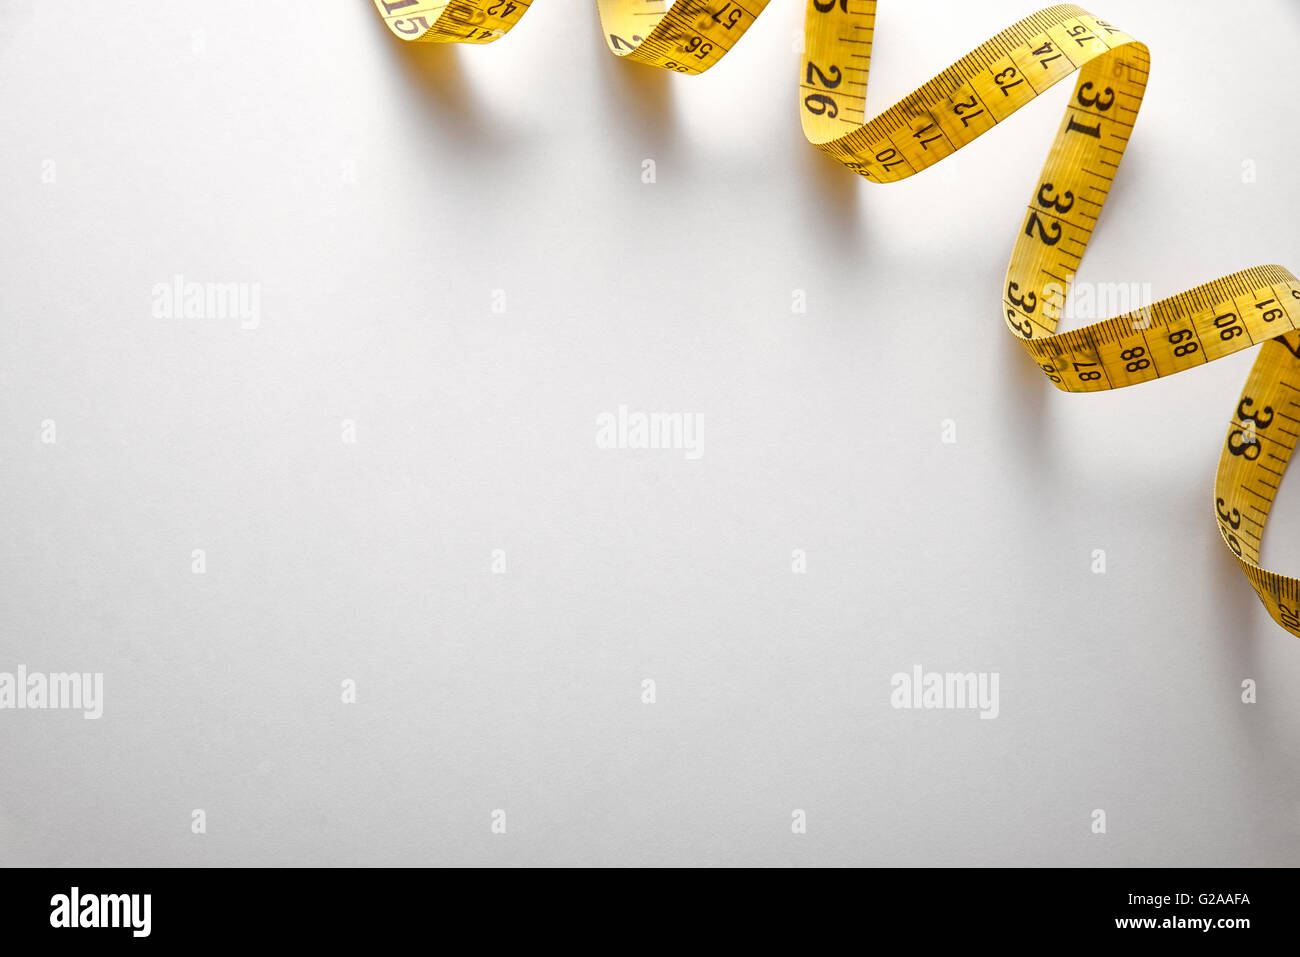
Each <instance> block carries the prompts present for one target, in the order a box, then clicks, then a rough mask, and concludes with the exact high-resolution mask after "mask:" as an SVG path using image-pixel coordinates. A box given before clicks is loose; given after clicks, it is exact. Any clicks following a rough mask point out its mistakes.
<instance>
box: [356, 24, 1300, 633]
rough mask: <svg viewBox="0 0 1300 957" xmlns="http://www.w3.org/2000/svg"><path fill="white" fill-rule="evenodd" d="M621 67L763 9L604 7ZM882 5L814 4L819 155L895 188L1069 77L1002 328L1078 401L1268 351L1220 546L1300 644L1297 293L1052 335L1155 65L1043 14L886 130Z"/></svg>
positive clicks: (1191, 294)
mask: <svg viewBox="0 0 1300 957" xmlns="http://www.w3.org/2000/svg"><path fill="white" fill-rule="evenodd" d="M596 2H597V6H598V8H599V10H600V19H601V24H602V29H603V31H604V33H605V38H606V42H607V43H608V45H609V49H610V51H611V52H612V53H614V54H615V55H616V56H620V57H623V58H624V59H628V60H636V61H638V62H640V63H645V64H648V65H650V66H656V67H660V68H662V69H665V70H672V71H674V72H677V73H702V72H704V71H705V70H707V69H708V68H709V67H711V66H712V65H713V64H715V63H717V62H718V61H719V60H721V59H722V58H723V57H724V56H725V55H726V54H727V51H728V50H730V49H731V48H732V47H733V46H734V45H735V44H736V42H737V41H738V40H739V39H740V38H741V37H742V36H743V35H744V33H745V31H746V30H748V29H749V27H750V26H751V25H752V24H753V22H754V20H755V18H756V17H757V16H758V15H759V14H760V13H762V12H763V9H764V8H765V7H766V6H767V0H743V2H737V0H678V2H677V3H674V4H672V6H671V7H670V8H667V9H665V7H666V4H665V3H664V2H663V0H596ZM375 6H376V8H377V9H378V10H379V13H380V14H381V15H382V16H383V18H384V22H385V23H387V24H388V27H389V29H391V30H392V31H393V33H395V34H396V35H397V36H399V37H402V38H403V39H406V40H413V41H426V42H435V43H490V42H492V41H493V40H495V39H497V38H498V37H501V36H503V35H504V34H505V33H507V32H508V31H509V30H510V29H511V28H512V27H513V26H514V25H515V24H516V23H518V22H519V19H520V18H521V17H522V16H523V15H524V13H525V12H526V11H527V10H528V7H529V4H528V3H525V2H523V0H375ZM875 20H876V2H875V0H808V7H807V13H806V15H805V20H804V56H803V62H802V64H801V66H800V71H799V104H800V110H801V113H802V117H803V130H804V134H805V135H806V136H807V138H808V140H809V142H811V143H812V144H813V145H814V146H816V147H817V148H818V149H820V150H823V151H824V152H826V153H828V154H829V155H830V156H833V157H834V158H835V159H837V160H839V161H840V162H841V163H843V164H844V165H845V166H846V167H848V168H849V169H850V170H852V171H853V172H855V173H857V174H858V175H859V176H861V177H863V178H864V179H869V180H871V181H872V182H875V183H890V182H894V181H895V180H900V179H904V178H906V177H908V176H911V175H912V174H914V173H918V172H920V171H921V170H923V169H925V168H927V167H929V166H933V165H934V164H935V163H937V162H939V161H940V160H942V159H943V158H944V157H946V156H949V155H951V154H952V153H955V152H956V151H957V150H959V149H961V148H962V147H963V146H965V145H966V144H967V143H970V142H972V141H973V140H975V139H977V138H978V137H979V136H981V135H983V134H984V133H985V132H987V131H988V130H990V129H992V128H993V127H994V126H996V125H997V124H998V123H1000V122H1002V120H1004V119H1006V118H1007V117H1008V116H1010V115H1011V114H1012V113H1014V112H1015V111H1016V110H1018V109H1020V108H1021V107H1022V106H1024V105H1025V104H1027V103H1028V102H1029V101H1030V100H1033V99H1034V98H1035V97H1037V96H1038V95H1039V94H1040V93H1042V92H1043V91H1044V90H1046V89H1047V88H1048V87H1050V86H1053V85H1054V84H1055V83H1056V82H1057V81H1058V80H1062V79H1064V78H1065V77H1067V76H1070V75H1072V74H1077V77H1076V78H1075V81H1074V82H1075V85H1074V94H1073V95H1072V96H1071V97H1070V100H1069V105H1068V106H1067V107H1066V111H1065V116H1064V118H1063V119H1062V121H1061V126H1060V128H1059V129H1058V131H1057V134H1056V140H1055V142H1053V144H1052V147H1051V150H1050V151H1049V152H1048V155H1047V162H1046V163H1045V164H1044V166H1043V171H1042V173H1041V174H1040V175H1039V177H1038V181H1037V182H1036V183H1035V184H1034V186H1033V189H1032V190H1031V191H1030V196H1029V202H1028V203H1027V204H1026V207H1025V215H1024V219H1023V220H1022V224H1021V227H1020V230H1019V232H1018V233H1017V235H1016V240H1015V246H1014V248H1013V250H1012V253H1011V263H1010V266H1009V267H1008V268H1007V276H1006V283H1005V286H1004V291H1003V299H1002V304H1001V307H1000V309H1001V314H1002V316H1003V318H1004V320H1005V322H1006V324H1007V326H1008V327H1009V328H1010V330H1011V332H1012V333H1013V334H1014V335H1015V336H1017V337H1018V338H1019V339H1020V342H1021V344H1022V345H1023V346H1024V348H1025V351H1027V352H1028V353H1029V355H1030V356H1032V357H1033V360H1034V362H1035V363H1036V364H1037V365H1038V367H1039V368H1040V369H1042V371H1043V372H1044V373H1045V374H1046V375H1047V377H1048V379H1050V380H1051V381H1052V382H1053V383H1054V384H1055V385H1056V387H1057V388H1059V389H1062V390H1064V391H1066V392H1098V391H1101V390H1103V389H1118V388H1121V387H1123V386H1129V385H1135V384H1137V383H1139V382H1146V381H1148V380H1150V379H1158V378H1160V377H1162V376H1169V375H1173V374H1174V373H1176V372H1182V371H1184V370H1187V369H1191V368H1194V367H1196V366H1200V365H1204V364H1205V363H1207V362H1211V361H1213V360H1214V359H1218V358H1220V357H1222V356H1226V355H1230V354H1232V353H1234V352H1237V351H1239V350H1241V349H1245V348H1248V347H1250V346H1254V345H1256V344H1259V345H1260V350H1259V355H1258V358H1257V359H1256V360H1255V364H1254V366H1253V367H1252V368H1251V371H1250V375H1249V377H1248V378H1247V380H1246V387H1245V389H1244V390H1243V392H1242V394H1241V397H1240V399H1239V400H1238V401H1237V405H1236V407H1235V408H1234V409H1233V413H1232V417H1231V419H1230V422H1229V426H1228V434H1227V438H1226V439H1225V440H1224V446H1223V451H1222V453H1221V455H1220V458H1219V468H1218V473H1217V475H1216V476H1215V482H1214V517H1215V521H1216V522H1217V523H1218V525H1219V531H1220V533H1221V534H1222V536H1223V540H1224V542H1225V543H1226V544H1227V545H1228V547H1229V548H1230V549H1232V553H1233V554H1234V555H1235V556H1236V558H1237V562H1238V563H1239V564H1240V565H1241V569H1242V571H1243V572H1244V573H1245V575H1246V578H1247V579H1248V580H1249V581H1250V583H1251V585H1252V586H1253V587H1254V589H1255V591H1256V592H1257V593H1258V594H1259V597H1260V599H1261V600H1262V601H1263V603H1264V606H1265V607H1266V608H1267V609H1268V612H1269V614H1270V615H1272V616H1273V618H1274V620H1275V621H1277V622H1278V624H1280V625H1281V626H1282V627H1283V628H1285V629H1287V630H1288V631H1290V632H1291V633H1292V634H1295V635H1300V580H1297V579H1295V578H1289V577H1286V576H1283V575H1277V574H1274V573H1273V572H1269V571H1266V570H1264V569H1263V568H1261V567H1260V565H1259V550H1260V540H1261V536H1262V534H1263V531H1264V523H1265V521H1266V520H1267V518H1268V512H1269V508H1270V507H1271V505H1272V503H1273V500H1274V497H1275V496H1276V495H1277V490H1278V487H1279V485H1280V483H1281V479H1282V473H1283V471H1284V470H1285V468H1286V464H1287V461H1288V460H1289V459H1290V457H1291V454H1292V452H1293V451H1294V450H1295V447H1296V444H1297V442H1298V441H1300V332H1298V331H1297V330H1300V280H1297V279H1296V277H1295V276H1293V275H1292V274H1291V273H1290V272H1289V271H1288V270H1286V269H1284V268H1282V267H1281V266H1257V267H1255V268H1253V269H1246V270H1243V271H1241V272H1236V273H1233V274H1232V275H1229V276H1224V277H1223V278H1221V279H1216V280H1214V281H1213V282H1208V283H1206V284H1204V285H1202V286H1197V287H1196V288H1194V289H1190V290H1188V291H1187V292H1184V293H1182V294H1180V295H1177V296H1172V297H1170V298H1168V299H1162V300H1160V301H1159V302H1156V303H1154V304H1152V305H1150V306H1147V307H1145V308H1143V309H1139V310H1137V311H1135V312H1131V313H1127V314H1125V315H1121V316H1115V317H1114V318H1111V319H1107V320H1105V321H1103V322H1098V323H1094V324H1092V325H1089V326H1086V327H1084V328H1082V329H1077V330H1074V331H1071V332H1064V333H1059V334H1058V333H1057V331H1056V329H1057V322H1058V319H1059V318H1060V317H1061V315H1062V313H1063V312H1064V306H1065V301H1066V297H1067V295H1068V293H1069V289H1070V284H1071V282H1072V280H1073V277H1074V274H1075V272H1076V270H1077V269H1078V266H1079V262H1080V260H1081V259H1082V258H1083V253H1084V250H1085V249H1086V248H1087V245H1088V240H1089V238H1090V237H1091V236H1092V230H1093V226H1094V225H1095V224H1096V222H1097V217H1098V216H1099V215H1100V213H1101V208H1102V204H1103V203H1105V201H1106V196H1107V194H1108V192H1109V191H1110V186H1111V183H1112V182H1113V181H1114V178H1115V173H1116V171H1117V170H1118V168H1119V163H1120V159H1121V157H1123V155H1124V149H1125V147H1126V146H1127V145H1128V139H1129V135H1130V133H1132V131H1133V124H1134V122H1135V121H1136V119H1137V114H1138V109H1139V107H1140V106H1141V104H1142V95H1143V92H1144V91H1145V89H1146V83H1147V74H1148V70H1149V67H1150V57H1149V55H1148V52H1147V48H1146V47H1145V46H1144V45H1143V44H1142V43H1140V42H1138V41H1137V40H1135V39H1133V38H1132V37H1130V36H1129V35H1128V34H1126V33H1124V32H1123V31H1122V30H1120V29H1119V28H1118V27H1115V26H1113V25H1111V24H1110V23H1107V22H1106V21H1105V20H1100V19H1098V18H1097V17H1095V16H1093V15H1092V14H1090V13H1088V12H1087V11H1086V10H1083V9H1081V8H1080V7H1077V6H1074V5H1073V4H1061V5H1058V6H1054V7H1048V8H1047V9H1045V10H1040V11H1039V12H1038V13H1035V14H1033V15H1031V16H1028V17H1026V18H1025V19H1023V20H1021V21H1019V22H1018V23H1015V24H1012V25H1011V26H1010V27H1008V28H1007V29H1005V30H1003V31H1002V32H1001V33H999V34H998V35H997V36H995V37H993V38H992V39H991V40H989V41H988V42H986V43H984V44H982V45H981V46H979V47H977V48H976V49H975V50H973V51H972V52H970V53H968V54H967V55H966V56H965V57H963V58H962V59H961V60H959V61H958V62H957V63H954V64H953V65H952V66H950V67H949V68H948V69H946V70H944V71H943V72H942V73H940V74H939V75H938V76H936V77H934V78H933V79H932V80H930V81H929V82H928V83H926V84H925V85H923V86H921V87H919V88H918V89H916V90H915V91H913V92H912V93H911V94H909V95H908V96H906V97H904V98H903V99H902V100H900V101H899V102H898V103H896V104H894V105H893V106H891V107H890V108H889V109H888V110H886V111H885V112H883V113H881V114H880V115H878V116H876V117H874V118H870V119H869V118H868V117H867V116H866V115H865V113H864V106H865V104H866V90H867V67H868V65H869V63H870V60H871V43H872V34H873V33H874V29H875Z"/></svg>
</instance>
